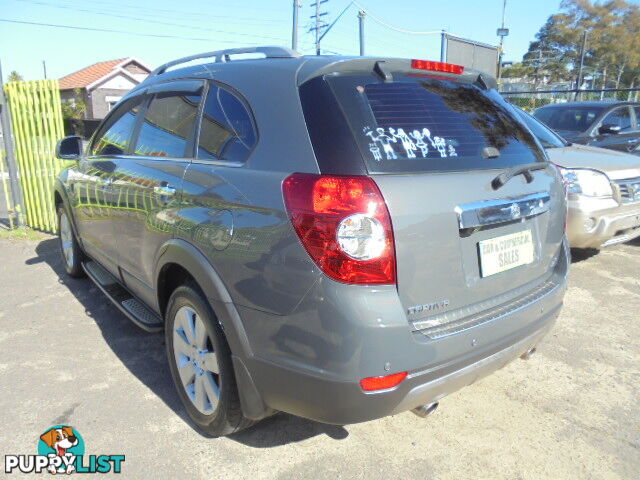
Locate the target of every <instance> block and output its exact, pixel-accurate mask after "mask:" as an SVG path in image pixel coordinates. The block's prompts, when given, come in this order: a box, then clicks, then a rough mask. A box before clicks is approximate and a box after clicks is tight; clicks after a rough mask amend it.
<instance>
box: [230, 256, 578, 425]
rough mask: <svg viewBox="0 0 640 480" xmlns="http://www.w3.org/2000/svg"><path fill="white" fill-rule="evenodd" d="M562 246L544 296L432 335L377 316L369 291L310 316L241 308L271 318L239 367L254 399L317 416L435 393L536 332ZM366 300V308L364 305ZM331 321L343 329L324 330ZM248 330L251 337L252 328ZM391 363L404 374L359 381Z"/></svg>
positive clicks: (426, 398) (389, 409)
mask: <svg viewBox="0 0 640 480" xmlns="http://www.w3.org/2000/svg"><path fill="white" fill-rule="evenodd" d="M562 251H563V252H564V254H563V255H561V258H560V259H559V260H558V265H557V266H556V269H555V271H554V272H553V276H554V278H555V283H556V284H557V286H556V287H555V288H554V289H553V290H551V291H550V292H548V293H547V294H546V295H544V296H542V297H540V298H538V299H536V300H535V301H533V302H530V303H528V304H526V305H525V306H522V307H521V308H517V309H515V310H513V311H510V312H509V313H507V314H505V315H501V316H498V317H495V318H492V319H491V320H490V321H487V322H485V323H482V324H479V325H474V326H473V327H471V328H467V329H464V330H461V331H458V332H456V333H453V334H450V335H447V336H444V337H440V338H431V337H429V336H427V335H426V334H425V333H423V332H421V331H412V329H411V327H410V325H409V324H408V323H407V321H406V317H405V316H404V314H403V310H402V309H401V310H400V311H399V312H397V313H398V317H400V318H401V319H399V320H398V321H397V323H396V324H392V323H387V324H385V323H382V324H381V323H380V322H379V321H378V320H380V319H381V318H382V319H384V318H385V317H386V313H388V308H389V306H388V305H387V303H388V302H387V301H385V302H384V303H385V308H386V309H387V311H386V312H384V313H381V312H380V311H379V310H378V307H379V305H376V302H375V301H371V298H365V299H364V300H363V303H361V304H358V305H356V307H355V310H350V309H349V305H353V303H354V302H353V301H352V302H340V303H337V304H338V305H340V306H341V307H342V308H340V309H339V310H330V305H328V306H327V307H326V308H327V309H329V314H328V315H326V316H324V317H321V318H320V320H321V321H320V323H319V324H318V325H316V324H315V323H314V317H313V315H312V313H311V312H310V311H308V310H307V311H305V310H304V308H302V313H303V314H302V315H301V316H300V317H295V316H294V317H280V318H274V317H271V318H270V320H266V319H265V318H261V319H260V320H259V321H253V320H252V319H250V318H248V317H247V316H246V314H247V313H248V312H247V311H244V312H243V314H242V317H243V322H244V323H245V325H246V324H248V323H251V324H254V325H260V326H261V327H262V326H263V325H264V324H265V322H269V321H270V322H271V325H273V330H272V331H271V333H270V335H269V337H268V338H269V340H271V341H273V342H274V344H272V345H271V346H269V345H266V342H265V345H263V346H264V347H268V350H267V351H264V352H263V355H256V356H253V357H252V358H245V359H243V362H244V363H245V365H246V371H247V372H248V374H249V375H250V376H251V378H252V382H253V384H254V385H255V388H256V392H257V393H258V395H259V396H260V398H261V400H262V402H263V403H264V405H266V406H267V407H269V408H270V409H273V410H279V411H284V412H287V413H291V414H294V415H298V416H301V417H305V418H309V419H312V420H316V421H320V422H323V423H332V424H350V423H358V422H363V421H367V420H372V419H376V418H380V417H384V416H387V415H392V414H396V413H400V412H403V411H406V410H410V409H413V408H415V407H417V406H420V405H424V404H428V403H431V402H435V401H439V400H440V399H441V398H443V397H445V396H447V395H449V394H451V393H453V392H455V391H456V390H458V389H460V388H462V387H464V386H466V385H469V384H471V383H473V382H475V381H476V380H478V379H479V378H482V377H484V376H486V375H488V374H490V373H492V372H494V371H495V370H498V369H500V368H501V367H503V366H504V365H506V364H507V363H508V362H510V361H511V360H513V359H516V358H518V357H519V356H520V355H521V354H523V353H524V352H526V351H528V350H529V349H531V348H532V347H534V346H536V345H537V344H538V342H540V340H541V339H542V338H543V337H544V336H545V334H546V333H547V332H548V331H549V329H550V328H551V327H552V325H553V324H554V322H555V320H556V318H557V316H558V314H559V312H560V308H561V306H562V299H563V296H564V292H565V288H566V273H567V267H568V263H569V257H568V248H563V249H562ZM340 291H345V290H344V289H343V288H342V289H340ZM323 294H326V292H323ZM394 294H395V293H394ZM395 297H397V294H395ZM374 298H375V297H374ZM390 298H391V296H390V297H389V299H390ZM389 301H390V300H389ZM331 303H334V302H331ZM371 304H373V305H371ZM334 305H335V303H334ZM367 305H369V307H370V308H372V311H370V312H367V311H366V308H367ZM376 317H377V318H376ZM369 318H371V320H370V321H369V322H367V321H366V320H367V319H369ZM339 328H343V330H342V331H341V332H336V331H335V330H333V331H331V332H328V330H329V329H339ZM248 333H249V338H254V339H255V335H256V334H257V332H256V333H251V332H248ZM254 345H256V343H255V342H254ZM276 348H277V350H278V351H277V352H275V349H276ZM257 350H258V348H255V349H254V351H256V353H257ZM387 366H388V367H389V368H388V369H387V368H383V367H387ZM401 371H407V372H408V375H407V378H406V379H405V380H404V381H403V382H401V383H400V385H398V386H397V387H395V388H393V389H389V390H385V391H379V392H365V391H363V390H362V389H361V388H360V385H359V381H360V379H362V378H365V377H369V376H377V375H385V374H391V373H396V372H401Z"/></svg>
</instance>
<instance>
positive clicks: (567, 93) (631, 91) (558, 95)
mask: <svg viewBox="0 0 640 480" xmlns="http://www.w3.org/2000/svg"><path fill="white" fill-rule="evenodd" d="M501 93H502V95H503V96H504V97H505V98H506V99H507V100H509V101H510V102H511V103H512V104H514V105H515V106H517V107H520V108H521V109H523V110H526V111H531V110H535V109H536V108H540V107H542V106H544V105H548V104H550V103H567V102H587V101H596V102H599V101H624V102H638V101H640V88H619V89H615V88H608V89H604V90H532V91H525V92H519V91H505V92H501Z"/></svg>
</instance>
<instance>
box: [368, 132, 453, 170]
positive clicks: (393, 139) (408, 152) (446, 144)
mask: <svg viewBox="0 0 640 480" xmlns="http://www.w3.org/2000/svg"><path fill="white" fill-rule="evenodd" d="M363 132H364V134H365V135H366V136H367V137H369V138H370V139H371V142H370V143H369V151H370V152H371V154H372V155H373V159H374V160H376V161H377V162H380V161H382V159H383V154H384V157H386V159H387V160H397V158H398V155H397V154H396V150H395V149H394V145H392V144H395V145H396V146H397V148H398V149H399V148H400V147H402V148H403V149H404V153H405V157H406V158H418V157H422V158H427V156H428V155H429V149H430V147H431V148H433V149H434V151H437V152H438V154H439V155H440V157H441V158H447V157H457V156H458V154H457V153H456V149H455V147H454V146H453V142H451V141H450V140H447V139H445V138H442V137H438V136H433V137H432V136H431V131H430V130H429V129H428V128H426V127H425V128H423V129H422V130H417V129H416V130H412V131H411V132H409V133H407V132H405V131H404V129H403V128H394V127H389V128H388V129H385V128H382V127H378V128H376V129H375V131H374V130H372V129H371V128H369V127H365V128H364V129H363ZM381 148H382V149H381Z"/></svg>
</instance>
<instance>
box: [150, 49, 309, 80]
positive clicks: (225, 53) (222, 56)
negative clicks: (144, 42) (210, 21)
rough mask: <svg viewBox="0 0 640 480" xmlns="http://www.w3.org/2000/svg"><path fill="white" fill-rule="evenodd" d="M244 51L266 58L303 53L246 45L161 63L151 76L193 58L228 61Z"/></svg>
mask: <svg viewBox="0 0 640 480" xmlns="http://www.w3.org/2000/svg"><path fill="white" fill-rule="evenodd" d="M242 53H262V54H264V56H265V58H296V57H300V56H301V55H300V54H299V53H298V52H296V51H295V50H291V49H290V48H286V47H244V48H228V49H225V50H216V51H214V52H206V53H197V54H196V55H190V56H188V57H182V58H178V59H177V60H172V61H170V62H167V63H165V64H164V65H160V66H159V67H158V68H156V69H155V70H154V71H153V72H151V73H150V74H149V77H155V76H156V75H160V74H161V73H164V72H166V71H167V69H168V68H170V67H173V66H175V65H179V64H181V63H187V62H191V61H192V60H199V59H201V58H215V60H214V61H215V62H216V63H222V62H228V61H229V60H230V58H229V57H230V56H231V55H238V54H242Z"/></svg>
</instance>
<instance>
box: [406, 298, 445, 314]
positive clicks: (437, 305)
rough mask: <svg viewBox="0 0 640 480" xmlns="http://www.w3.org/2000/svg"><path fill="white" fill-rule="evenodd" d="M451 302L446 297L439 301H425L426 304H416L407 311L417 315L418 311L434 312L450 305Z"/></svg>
mask: <svg viewBox="0 0 640 480" xmlns="http://www.w3.org/2000/svg"><path fill="white" fill-rule="evenodd" d="M450 303H451V302H449V299H448V298H445V299H444V300H439V301H437V302H433V303H425V304H424V305H415V306H413V307H409V308H408V309H407V311H408V312H409V315H415V314H416V313H420V312H434V311H436V310H440V309H441V308H444V307H448V306H449V304H450Z"/></svg>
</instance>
